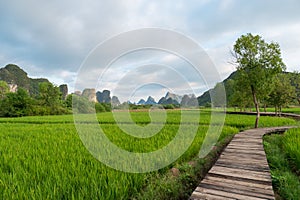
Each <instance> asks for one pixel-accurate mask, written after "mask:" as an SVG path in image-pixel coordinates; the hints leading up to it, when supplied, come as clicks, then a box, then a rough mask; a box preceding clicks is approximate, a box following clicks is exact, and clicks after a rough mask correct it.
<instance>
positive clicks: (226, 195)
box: [196, 187, 262, 200]
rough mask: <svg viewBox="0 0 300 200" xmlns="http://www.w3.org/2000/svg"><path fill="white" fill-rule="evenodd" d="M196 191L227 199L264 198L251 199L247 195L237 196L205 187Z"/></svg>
mask: <svg viewBox="0 0 300 200" xmlns="http://www.w3.org/2000/svg"><path fill="white" fill-rule="evenodd" d="M196 191H197V192H200V193H204V194H210V195H218V196H224V197H227V198H234V199H247V200H262V198H258V197H251V196H247V195H241V194H235V193H231V192H227V191H222V190H216V189H208V188H203V187H197V188H196Z"/></svg>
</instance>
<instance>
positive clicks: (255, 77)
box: [233, 33, 286, 128]
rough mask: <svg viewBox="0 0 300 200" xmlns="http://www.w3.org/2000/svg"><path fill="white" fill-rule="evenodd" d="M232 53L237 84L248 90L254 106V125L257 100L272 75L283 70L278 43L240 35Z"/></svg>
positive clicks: (257, 119) (263, 92) (261, 95)
mask: <svg viewBox="0 0 300 200" xmlns="http://www.w3.org/2000/svg"><path fill="white" fill-rule="evenodd" d="M233 49H234V52H233V55H234V57H235V61H236V63H237V64H238V65H237V71H238V75H239V76H240V78H238V79H237V85H239V86H240V87H242V88H241V89H243V90H247V91H250V92H251V94H252V98H253V103H254V105H255V108H256V113H257V116H256V121H255V127H256V128H257V127H258V122H259V117H260V113H259V102H260V100H261V99H263V97H264V95H265V94H266V92H268V88H269V86H270V85H271V83H272V81H273V79H274V76H275V75H276V74H278V73H280V72H282V71H283V70H285V68H286V67H285V64H284V63H283V61H282V58H281V51H280V47H279V44H277V43H274V42H271V43H267V42H266V41H265V40H264V39H262V37H261V36H259V35H252V34H251V33H248V34H246V35H242V36H241V37H240V38H238V39H237V41H236V42H235V44H234V48H233Z"/></svg>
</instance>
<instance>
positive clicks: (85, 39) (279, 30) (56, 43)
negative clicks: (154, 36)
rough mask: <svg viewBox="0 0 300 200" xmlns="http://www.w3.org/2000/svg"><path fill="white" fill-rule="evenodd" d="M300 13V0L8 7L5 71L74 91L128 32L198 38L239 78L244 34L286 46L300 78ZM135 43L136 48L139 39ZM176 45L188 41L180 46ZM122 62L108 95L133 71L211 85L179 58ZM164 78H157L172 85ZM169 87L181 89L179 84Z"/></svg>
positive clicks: (2, 39)
mask: <svg viewBox="0 0 300 200" xmlns="http://www.w3.org/2000/svg"><path fill="white" fill-rule="evenodd" d="M299 6H300V2H299V1H298V0H287V1H285V2H284V3H283V2H281V1H272V0H265V1H261V0H252V1H238V0H222V1H218V0H202V1H199V0H188V1H185V0H178V1H172V0H166V1H155V0H153V1H146V0H124V1H117V0H111V1H102V0H101V1H94V0H87V1H84V2H83V1H78V0H76V1H71V0H67V1H63V2H62V1H57V0H54V1H47V2H44V1H43V2H41V1H35V0H28V1H26V2H25V1H16V0H11V1H8V2H5V3H4V2H0V26H1V27H2V28H1V30H0V43H1V49H0V65H1V66H4V65H5V64H8V63H10V62H13V63H16V64H19V65H20V66H21V67H22V68H23V69H25V71H27V72H28V74H29V75H30V76H33V77H46V78H49V79H50V80H51V81H52V82H56V81H57V84H61V83H63V82H66V83H68V84H69V85H70V86H71V87H72V86H73V87H74V80H75V76H76V72H77V71H78V69H79V66H80V65H81V63H82V62H83V60H84V58H85V57H86V56H87V55H88V53H89V52H90V51H91V50H92V49H93V48H94V47H95V46H96V45H97V44H99V43H101V42H103V41H104V40H106V39H108V38H109V37H111V36H113V35H116V34H119V33H121V32H124V31H129V30H132V29H138V28H145V27H160V28H166V29H171V30H175V31H179V32H181V33H183V34H186V35H187V36H190V37H192V38H194V40H196V41H197V42H198V43H199V44H200V45H201V46H202V47H203V48H204V49H205V50H206V51H207V53H208V55H209V56H210V57H211V59H212V61H213V62H214V63H215V65H216V67H217V69H218V71H219V73H220V75H221V77H222V78H226V76H228V75H229V74H230V73H231V72H232V71H234V66H232V65H230V64H228V61H230V60H231V57H230V56H231V55H230V52H229V51H230V49H231V48H232V45H233V44H234V42H235V40H236V39H237V38H238V37H239V36H240V35H241V34H244V33H248V32H252V33H255V34H260V35H262V36H263V37H264V38H265V39H266V40H268V41H272V40H273V41H276V42H278V43H279V44H280V45H281V49H282V55H283V59H284V62H285V63H286V64H287V66H288V69H289V70H300V66H299V64H298V63H299V58H298V57H299V56H298V55H299V54H300V39H299V34H300V14H299V11H298V9H299ZM130 41H132V42H134V38H132V39H131V40H130ZM130 41H128V42H130ZM149 41H151V37H149ZM176 44H180V41H174V46H176ZM116 45H117V44H116ZM116 48H117V46H116ZM114 52H115V49H113V48H111V49H107V50H106V51H105V53H104V54H103V55H102V56H103V57H107V56H109V55H112V54H113V53H114ZM119 60H120V61H119V62H118V63H117V64H116V66H112V67H113V68H111V69H110V70H111V71H108V73H111V74H113V76H111V77H107V79H106V85H104V86H103V87H105V88H103V89H111V88H113V87H114V86H115V85H116V84H117V83H118V81H119V80H121V79H122V77H124V74H127V73H129V72H130V70H132V68H134V67H137V66H141V65H143V64H147V63H148V64H149V63H151V62H152V63H153V62H156V63H158V64H159V63H160V64H166V65H170V66H174V67H175V69H176V70H178V71H179V72H180V73H182V74H183V75H184V76H186V77H188V78H189V80H190V82H191V83H192V85H194V87H195V88H201V85H203V80H198V82H197V81H196V80H195V79H197V77H196V76H194V73H193V71H192V70H191V69H189V67H187V65H186V64H184V62H183V61H182V59H180V58H179V57H177V56H176V55H172V54H168V53H167V54H160V53H158V54H155V53H153V54H151V53H150V54H149V53H148V54H132V55H131V56H130V55H127V56H125V57H124V58H123V59H122V58H120V59H119ZM98 64H99V63H98ZM117 65H118V66H117ZM150 71H151V70H150ZM91 73H99V71H93V72H91ZM136 73H137V74H136V75H137V76H139V78H144V80H148V81H153V79H151V77H150V78H149V77H147V76H146V77H145V74H146V73H149V72H146V71H145V70H143V71H140V72H136ZM143 73H145V74H143ZM153 73H154V72H153ZM160 73H163V71H160ZM162 75H163V74H159V73H158V74H156V75H155V76H158V77H161V78H164V79H166V77H163V76H162ZM153 76H154V74H153ZM86 78H87V84H90V85H95V82H97V80H88V78H89V75H87V76H86ZM167 78H169V79H172V77H171V76H168V77H167ZM202 79H203V78H202ZM197 83H198V85H197ZM168 84H171V85H172V84H173V86H174V88H175V86H178V84H176V81H173V82H172V81H170V82H169V83H168ZM212 85H213V84H212ZM177 88H178V89H180V87H179V86H178V87H177ZM202 88H203V87H202ZM181 89H182V90H184V88H181ZM156 90H157V91H158V92H160V90H159V89H157V88H156ZM147 91H149V88H148V90H147ZM197 91H198V92H199V91H200V89H198V90H197ZM153 92H155V91H154V90H153ZM139 94H140V93H139ZM144 98H145V97H144Z"/></svg>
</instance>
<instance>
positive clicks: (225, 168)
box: [190, 127, 291, 200]
mask: <svg viewBox="0 0 300 200" xmlns="http://www.w3.org/2000/svg"><path fill="white" fill-rule="evenodd" d="M289 128H291V127H278V128H261V129H251V130H247V131H244V132H241V133H239V134H237V135H235V136H234V138H233V139H232V141H231V142H230V143H229V145H228V146H227V147H226V148H225V150H224V151H223V152H222V154H221V156H220V158H219V159H218V160H217V162H216V163H215V165H214V166H213V167H212V168H211V169H210V171H209V172H208V174H207V175H206V177H205V178H204V179H203V180H202V182H201V183H200V185H199V186H198V187H197V188H196V189H195V191H194V192H193V194H192V195H191V197H190V199H191V200H196V199H222V200H225V199H243V200H246V199H253V200H259V199H260V200H261V199H275V197H274V192H273V188H272V179H271V175H270V170H269V165H268V162H267V159H266V155H265V151H264V147H263V141H262V137H263V135H265V134H266V133H272V132H284V131H286V130H287V129H289Z"/></svg>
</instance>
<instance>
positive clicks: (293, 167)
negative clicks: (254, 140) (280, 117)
mask: <svg viewBox="0 0 300 200" xmlns="http://www.w3.org/2000/svg"><path fill="white" fill-rule="evenodd" d="M264 146H265V150H266V153H267V158H268V162H269V165H270V169H271V174H272V180H273V186H274V189H275V190H276V192H277V194H278V199H300V179H299V177H300V129H299V128H296V129H291V130H289V131H287V132H286V133H284V134H283V135H279V134H278V135H277V134H273V135H269V136H265V138H264Z"/></svg>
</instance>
